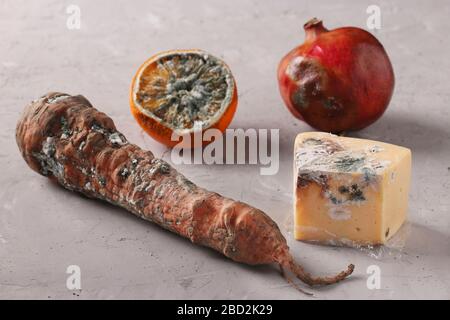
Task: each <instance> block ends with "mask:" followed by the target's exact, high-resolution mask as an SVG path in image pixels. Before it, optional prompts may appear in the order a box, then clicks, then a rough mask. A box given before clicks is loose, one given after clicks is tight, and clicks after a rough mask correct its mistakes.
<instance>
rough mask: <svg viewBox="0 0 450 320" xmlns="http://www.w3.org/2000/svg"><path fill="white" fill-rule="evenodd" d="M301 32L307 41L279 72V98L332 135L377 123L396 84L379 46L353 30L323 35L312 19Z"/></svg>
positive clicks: (291, 109) (301, 116)
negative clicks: (303, 31) (303, 32)
mask: <svg viewBox="0 0 450 320" xmlns="http://www.w3.org/2000/svg"><path fill="white" fill-rule="evenodd" d="M304 29H305V32H306V38H305V42H304V43H303V44H302V45H300V46H298V47H297V48H295V49H293V50H292V51H291V52H289V53H288V54H287V55H286V56H285V57H284V58H283V59H282V60H281V62H280V65H279V67H278V82H279V86H280V92H281V96H282V98H283V100H284V102H285V103H286V105H287V107H288V108H289V110H290V111H291V112H292V114H294V116H296V117H297V118H299V119H302V120H304V121H305V122H307V123H308V124H309V125H310V126H312V127H314V128H316V129H318V130H322V131H327V132H334V133H337V132H342V131H347V130H359V129H362V128H364V127H367V126H368V125H370V124H372V123H373V122H375V121H376V120H377V119H378V118H379V117H381V115H382V114H383V113H384V111H385V110H386V108H387V106H388V104H389V101H390V99H391V96H392V93H393V91H394V82H395V80H394V72H393V69H392V65H391V62H390V60H389V57H388V56H387V54H386V51H385V50H384V48H383V46H382V45H381V43H380V42H379V41H378V40H377V39H376V38H375V37H374V36H373V35H371V34H370V33H369V32H367V31H365V30H362V29H359V28H355V27H344V28H338V29H334V30H327V29H326V28H325V27H324V26H323V24H322V21H320V20H318V19H316V18H314V19H312V20H310V21H308V22H307V23H306V24H305V25H304Z"/></svg>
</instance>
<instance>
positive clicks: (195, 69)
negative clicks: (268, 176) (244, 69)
mask: <svg viewBox="0 0 450 320" xmlns="http://www.w3.org/2000/svg"><path fill="white" fill-rule="evenodd" d="M130 91H131V92H130V106H131V112H132V114H133V116H134V117H135V119H136V121H137V122H138V123H139V125H140V126H141V127H142V128H143V129H144V130H145V131H146V132H147V133H148V134H149V135H150V136H151V137H153V138H154V139H155V140H157V141H159V142H161V143H163V144H165V145H166V146H169V147H173V146H175V145H177V144H178V143H179V141H178V140H177V139H175V140H174V139H173V138H172V134H173V133H175V136H179V137H181V136H184V137H186V136H189V137H192V136H193V133H194V132H195V131H200V130H201V131H202V132H204V131H205V130H207V129H210V128H215V129H219V130H220V131H221V132H223V131H225V129H226V128H227V127H228V125H229V124H230V122H231V120H232V119H233V116H234V113H235V111H236V107H237V88H236V82H235V80H234V77H233V75H232V73H231V71H230V68H229V67H228V66H227V65H226V64H225V63H224V62H223V61H222V60H220V59H219V58H216V57H214V56H212V55H211V54H209V53H206V52H204V51H202V50H173V51H167V52H162V53H159V54H157V55H155V56H153V57H151V58H150V59H148V60H147V61H146V62H145V63H144V64H143V65H142V66H141V67H140V68H139V69H138V71H137V72H136V75H135V76H134V77H133V81H132V83H131V90H130ZM207 143H208V142H204V144H207ZM184 146H186V145H184ZM188 146H193V145H192V144H191V145H188Z"/></svg>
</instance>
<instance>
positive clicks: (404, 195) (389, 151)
mask: <svg viewBox="0 0 450 320" xmlns="http://www.w3.org/2000/svg"><path fill="white" fill-rule="evenodd" d="M410 175H411V151H410V150H409V149H407V148H404V147H400V146H396V145H392V144H387V143H383V142H378V141H372V140H365V139H355V138H346V137H339V136H335V135H331V134H327V133H321V132H307V133H301V134H299V135H298V136H297V138H296V140H295V147H294V210H295V214H294V224H295V229H294V236H295V238H296V239H297V240H306V241H318V242H321V243H326V244H340V245H342V244H344V245H374V244H384V243H386V241H387V240H388V239H389V238H391V237H392V236H393V235H394V234H395V233H396V232H397V231H398V229H399V228H400V227H401V225H402V224H403V222H404V221H405V219H406V213H407V208H408V192H409V184H410Z"/></svg>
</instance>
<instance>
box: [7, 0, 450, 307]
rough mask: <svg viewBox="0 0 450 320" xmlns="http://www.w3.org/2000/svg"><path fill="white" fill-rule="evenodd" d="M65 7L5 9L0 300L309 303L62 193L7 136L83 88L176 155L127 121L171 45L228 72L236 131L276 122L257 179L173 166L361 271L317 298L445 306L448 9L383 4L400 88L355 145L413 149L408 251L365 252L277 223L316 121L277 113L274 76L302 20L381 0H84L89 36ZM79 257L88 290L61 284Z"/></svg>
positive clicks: (307, 250) (333, 264)
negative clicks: (299, 139)
mask: <svg viewBox="0 0 450 320" xmlns="http://www.w3.org/2000/svg"><path fill="white" fill-rule="evenodd" d="M70 3H72V2H67V3H64V2H60V1H35V2H22V1H3V2H2V3H1V4H0V33H1V34H2V46H1V47H0V88H1V93H2V99H1V101H0V114H1V117H0V121H1V125H2V129H3V130H2V132H1V133H0V142H1V143H2V149H1V151H0V164H1V166H2V168H3V171H2V175H1V176H0V185H1V188H0V298H42V299H47V298H51V299H58V298H76V299H81V298H100V299H103V298H125V299H126V298H244V299H245V298H248V299H250V298H256V299H257V298H288V299H298V298H300V299H302V298H307V297H305V296H303V295H301V294H299V293H298V292H297V291H295V290H294V289H292V288H290V287H289V285H288V284H286V283H285V282H284V280H283V279H282V278H281V277H280V276H279V274H278V272H277V271H275V270H273V269H271V268H252V267H248V266H244V265H239V264H236V263H233V262H232V261H229V260H226V259H225V258H223V257H221V256H220V255H218V254H216V253H214V252H212V251H211V250H207V249H205V248H200V247H196V246H194V245H192V244H190V243H189V242H188V241H186V240H185V239H182V238H181V237H177V236H176V235H173V234H170V233H169V232H167V231H164V230H162V229H160V228H158V227H157V226H154V225H152V224H150V223H147V222H145V221H141V220H139V219H137V218H135V217H133V216H131V215H129V214H128V213H126V212H124V211H123V210H122V209H119V208H115V207H112V206H109V205H105V204H103V203H100V202H97V201H93V200H88V199H84V198H81V197H79V196H78V195H76V194H73V193H70V192H67V191H65V190H63V189H62V188H59V187H57V186H55V185H53V184H51V183H50V182H49V181H47V179H45V178H43V177H40V176H39V175H37V174H36V173H34V172H33V171H31V170H30V169H29V168H28V167H27V165H26V164H25V162H24V161H23V160H22V159H21V156H20V154H19V151H18V148H17V146H16V143H15V140H14V129H15V124H16V121H17V119H18V118H19V115H20V113H21V111H22V109H23V107H24V106H25V105H26V104H27V103H28V102H29V101H30V100H33V99H35V98H36V97H38V96H40V95H42V94H44V93H46V92H48V91H62V92H68V93H71V94H77V93H81V94H83V95H85V96H86V97H87V98H88V99H89V100H90V101H91V102H92V103H93V104H94V105H95V106H97V107H98V108H99V109H101V110H102V111H105V112H107V113H108V115H110V116H111V117H112V118H113V119H114V121H115V123H116V125H117V127H118V129H119V130H120V131H121V132H123V133H124V134H125V135H126V136H127V138H128V139H129V140H130V141H132V142H134V143H136V144H138V145H140V146H141V147H143V148H147V149H151V150H152V151H154V153H155V154H156V155H158V156H161V155H162V156H163V157H164V159H166V160H168V161H170V154H169V153H168V152H166V149H164V148H163V147H162V146H160V145H158V144H157V143H156V142H154V141H153V140H151V138H149V137H147V136H146V135H145V134H144V133H143V132H142V131H141V130H140V129H139V127H138V126H137V124H136V123H135V122H134V120H133V119H132V117H131V114H130V112H129V107H128V89H129V83H130V80H131V77H132V75H133V74H134V72H135V71H136V69H137V68H138V66H139V65H140V64H141V63H142V62H143V61H144V60H145V59H147V58H148V57H149V56H150V55H152V54H153V53H155V52H158V51H161V50H166V49H172V48H202V49H204V50H206V51H209V52H211V53H213V54H215V55H217V56H219V57H221V58H223V59H224V60H225V61H226V62H227V63H228V64H229V66H230V68H231V69H232V71H233V73H234V76H235V77H236V81H237V84H238V89H239V93H240V101H239V107H238V111H237V113H236V116H235V119H234V121H233V123H232V125H231V126H232V127H233V128H281V131H280V153H281V154H280V161H281V170H280V172H279V173H278V174H277V175H274V176H261V175H259V168H258V167H257V166H250V167H249V166H219V165H213V166H198V165H197V166H194V165H192V166H191V165H184V166H180V167H179V169H180V171H182V172H183V173H184V174H186V175H187V176H188V177H190V178H192V180H193V181H194V182H196V183H198V184H199V185H202V186H204V187H207V188H209V189H212V190H215V191H217V192H220V193H222V194H224V195H226V196H229V197H233V198H236V199H240V200H243V201H246V202H248V203H250V204H254V205H257V206H258V207H259V208H260V209H262V210H264V211H265V212H267V213H268V214H270V215H271V216H272V217H273V218H274V219H275V220H276V221H277V222H278V223H279V224H280V226H281V227H282V229H283V230H284V232H285V234H286V236H287V237H288V239H289V242H290V246H291V248H292V251H293V254H294V255H295V257H296V258H297V259H299V260H300V261H303V262H304V264H305V266H306V267H307V268H309V269H310V270H311V271H314V272H315V273H319V274H322V273H323V274H324V273H327V272H333V271H337V270H341V269H343V268H344V267H345V265H346V264H347V263H348V262H353V263H355V265H356V270H355V275H354V277H353V279H352V280H351V281H348V282H346V283H345V284H341V285H337V286H333V287H328V288H323V289H319V290H317V291H316V296H317V297H319V298H370V299H382V298H446V299H449V298H450V275H449V273H448V266H449V265H450V232H449V230H450V215H449V214H450V212H449V211H450V197H449V196H448V194H449V192H450V125H449V124H450V114H449V109H448V105H449V103H450V93H449V90H448V80H449V76H448V75H449V71H450V61H449V60H448V57H447V55H448V50H449V45H448V44H446V42H445V41H446V39H447V37H448V33H449V31H450V21H449V20H448V16H449V14H450V5H449V4H448V2H447V1H439V3H438V2H436V3H433V4H430V3H427V2H424V1H396V2H395V4H392V3H390V2H388V1H377V4H378V5H379V6H380V8H381V13H382V28H381V30H377V31H375V32H374V34H375V35H376V36H377V37H378V38H379V39H380V41H381V42H382V43H383V44H384V46H385V48H386V50H387V52H388V53H389V55H390V57H391V59H392V63H393V65H394V69H395V72H396V90H395V93H394V97H393V100H392V102H391V105H390V107H389V110H388V111H387V113H386V114H385V115H384V116H383V117H382V118H381V119H380V120H379V121H378V122H377V123H375V124H374V125H373V126H371V127H370V128H368V129H365V130H363V131H361V132H358V133H355V134H352V136H357V137H363V138H369V139H376V140H381V141H385V142H389V143H396V144H400V145H404V146H406V147H409V148H411V149H412V151H413V179H412V190H411V195H410V212H409V221H410V222H409V224H408V226H407V228H404V230H403V232H404V233H405V234H406V235H407V236H406V237H405V239H404V240H403V239H401V237H399V240H398V243H397V245H398V246H400V247H401V249H387V248H385V249H383V250H372V251H367V250H365V251H360V250H355V249H345V248H331V247H321V246H314V245H308V244H304V243H300V242H296V241H294V240H293V239H292V235H291V234H289V228H285V227H284V225H285V224H286V221H287V220H289V217H290V216H291V215H292V204H291V201H292V199H291V189H292V186H291V174H292V148H293V141H294V138H295V136H296V134H297V133H298V132H302V131H305V130H310V128H309V127H308V126H306V125H305V124H302V123H300V122H298V121H296V120H295V119H294V118H293V117H292V116H291V115H290V114H289V112H288V111H287V110H286V108H285V107H284V106H283V104H282V102H281V98H280V96H279V94H278V88H277V83H276V76H275V74H276V66H277V63H278V61H279V59H280V58H281V57H282V55H283V54H285V53H286V52H287V51H288V50H290V49H291V48H292V47H294V46H295V45H297V44H298V43H300V42H302V41H303V31H302V30H301V25H302V24H303V23H304V22H305V21H306V20H307V19H309V18H311V17H313V16H318V17H320V18H322V19H323V20H324V21H325V25H326V26H327V27H329V28H334V27H338V26H342V25H354V26H360V27H365V23H366V19H367V14H366V8H367V6H368V5H369V4H374V2H373V1H343V2H340V3H339V4H338V3H336V2H335V1H321V2H320V3H318V2H317V1H277V2H269V1H266V2H264V3H261V2H257V1H226V2H225V1H224V2H221V3H218V2H214V3H213V2H206V1H189V2H188V1H177V2H171V3H170V4H168V3H167V2H166V1H133V6H131V5H130V2H129V1H115V2H114V3H111V2H110V1H99V2H95V3H93V2H92V1H76V4H77V5H79V7H80V9H81V29H80V30H68V29H67V27H66V19H67V17H68V15H67V14H66V11H65V10H66V6H67V5H69V4H70ZM73 3H75V2H73ZM374 256H377V257H378V258H375V257H374ZM72 264H76V265H79V266H80V267H81V272H82V290H81V292H79V291H76V292H71V291H69V290H67V289H66V278H67V276H68V275H67V274H66V273H65V271H66V268H67V266H69V265H72ZM370 265H378V266H379V267H380V269H381V289H380V290H368V289H367V286H366V281H367V273H366V269H367V267H368V266H370Z"/></svg>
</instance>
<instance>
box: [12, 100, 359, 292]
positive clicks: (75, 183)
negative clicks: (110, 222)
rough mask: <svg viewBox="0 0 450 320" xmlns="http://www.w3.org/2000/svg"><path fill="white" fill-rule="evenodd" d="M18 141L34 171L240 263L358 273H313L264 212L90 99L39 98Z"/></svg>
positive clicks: (303, 275)
mask: <svg viewBox="0 0 450 320" xmlns="http://www.w3.org/2000/svg"><path fill="white" fill-rule="evenodd" d="M16 140H17V144H18V146H19V149H20V151H21V153H22V156H23V158H24V159H25V161H26V162H27V163H28V165H29V166H30V167H31V168H32V169H33V170H34V171H36V172H38V173H40V174H42V175H44V176H47V177H48V178H50V179H52V180H54V181H56V182H57V183H59V184H61V185H62V186H63V187H65V188H67V189H69V190H72V191H77V192H80V193H82V194H84V195H86V196H88V197H91V198H98V199H102V200H105V201H108V202H110V203H112V204H115V205H118V206H120V207H123V208H125V209H127V210H128V211H130V212H132V213H133V214H135V215H137V216H139V217H141V218H143V219H145V220H149V221H152V222H154V223H156V224H158V225H160V226H162V227H164V228H166V229H168V230H170V231H172V232H174V233H176V234H179V235H181V236H183V237H186V238H188V239H190V240H191V241H192V242H193V243H196V244H200V245H204V246H207V247H211V248H213V249H215V250H217V251H219V252H221V253H222V254H224V255H225V256H227V257H228V258H231V259H233V260H235V261H238V262H242V263H246V264H250V265H258V264H270V263H278V264H279V265H280V266H281V267H282V268H285V269H288V270H290V271H292V272H293V273H294V274H296V276H297V277H298V278H300V279H301V280H302V281H304V282H306V283H308V284H310V285H314V284H330V283H335V282H337V281H340V280H342V279H344V278H345V277H347V276H348V275H349V274H350V273H351V272H352V271H353V266H352V265H350V266H349V269H348V270H347V271H345V272H343V273H341V274H340V275H338V276H336V277H331V278H312V277H311V276H310V275H309V274H307V273H305V272H304V271H303V269H301V267H300V266H299V265H297V264H296V263H295V262H294V260H293V259H292V257H291V256H290V254H289V248H288V246H287V243H286V239H285V238H284V237H283V235H282V234H281V232H280V230H279V228H278V226H277V225H276V223H275V222H274V221H273V220H272V219H271V218H270V217H269V216H267V215H266V214H265V213H264V212H262V211H261V210H258V209H256V208H253V207H251V206H249V205H247V204H245V203H242V202H238V201H234V200H232V199H228V198H225V197H222V196H221V195H219V194H217V193H214V192H210V191H207V190H205V189H203V188H200V187H198V186H196V185H195V184H193V183H192V182H190V181H189V180H187V179H186V178H185V177H184V176H183V175H181V174H180V173H178V172H177V171H176V170H175V169H173V168H172V167H171V166H170V165H169V164H167V163H166V162H165V161H163V160H160V159H156V158H155V157H154V155H153V154H152V153H151V152H150V151H144V150H142V149H141V148H139V147H138V146H136V145H134V144H131V143H129V142H128V141H127V140H126V138H125V137H124V136H123V135H122V134H121V133H120V132H118V131H117V129H116V127H115V125H114V123H113V121H112V120H111V118H109V117H108V116H107V115H105V114H104V113H102V112H99V111H98V110H96V109H95V108H93V107H92V105H91V104H90V103H89V101H88V100H87V99H86V98H84V97H83V96H69V95H65V94H62V93H55V92H53V93H49V94H47V95H45V96H43V97H41V98H40V99H38V100H36V101H33V102H32V103H31V104H30V105H28V106H27V107H26V109H25V111H24V113H23V115H22V117H21V118H20V119H19V122H18V124H17V128H16Z"/></svg>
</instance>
